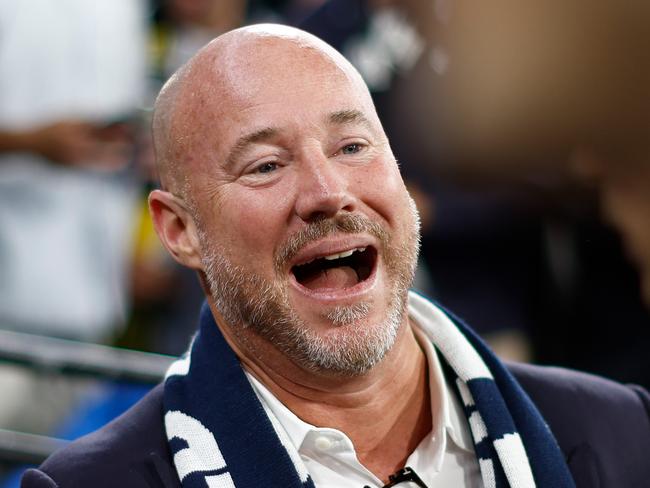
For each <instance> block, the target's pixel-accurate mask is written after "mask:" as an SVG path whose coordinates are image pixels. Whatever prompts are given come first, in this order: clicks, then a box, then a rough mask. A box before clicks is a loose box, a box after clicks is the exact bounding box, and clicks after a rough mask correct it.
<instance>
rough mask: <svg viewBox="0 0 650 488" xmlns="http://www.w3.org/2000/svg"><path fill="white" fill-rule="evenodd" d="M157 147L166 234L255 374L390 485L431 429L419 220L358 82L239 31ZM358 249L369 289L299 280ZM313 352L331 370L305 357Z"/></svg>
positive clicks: (321, 60)
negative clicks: (370, 264) (416, 318)
mask: <svg viewBox="0 0 650 488" xmlns="http://www.w3.org/2000/svg"><path fill="white" fill-rule="evenodd" d="M154 143H155V147H156V153H157V158H158V164H159V173H160V178H161V182H162V184H163V190H160V191H154V192H152V194H151V196H150V200H149V201H150V210H151V213H152V216H153V219H154V223H155V225H156V229H157V232H158V234H159V236H160V238H161V240H162V242H163V243H164V245H165V246H166V247H167V249H168V250H169V252H170V253H171V254H172V256H174V257H175V258H176V259H177V260H178V261H179V262H180V263H181V264H184V265H186V266H188V267H190V268H193V269H195V270H197V271H198V272H199V276H200V277H201V280H202V283H203V286H204V289H205V290H206V294H207V295H208V302H209V304H210V306H211V309H212V312H213V314H214V316H215V318H216V321H217V323H218V324H219V327H220V329H221V331H222V333H223V334H224V337H225V338H226V340H227V341H228V342H229V344H230V345H231V347H232V348H233V350H234V351H235V353H236V354H237V355H238V356H239V358H240V360H241V361H242V364H243V365H244V367H245V368H247V369H248V371H250V372H251V373H252V374H254V375H255V376H257V377H258V378H259V379H260V380H261V381H262V382H263V383H264V384H265V385H266V386H267V387H268V388H269V389H270V390H271V391H272V392H273V393H274V394H275V395H276V396H277V397H278V398H279V399H280V400H281V401H282V402H283V403H285V404H286V405H287V406H288V407H289V408H290V409H291V410H292V411H293V412H294V413H295V414H296V415H298V416H299V417H300V418H302V419H303V420H305V421H307V422H309V423H312V424H314V425H318V426H328V427H333V428H337V429H340V430H342V431H343V432H345V433H346V434H347V435H348V436H349V437H350V438H351V440H352V442H353V443H354V445H355V448H356V449H357V452H358V454H359V459H360V461H361V462H362V463H363V464H364V465H365V466H366V467H368V469H370V470H371V471H372V472H373V473H375V474H376V475H377V476H378V477H379V478H381V479H383V480H387V478H388V475H389V474H391V473H393V472H394V471H395V470H396V469H398V468H400V467H402V466H403V463H404V461H405V459H406V458H407V457H408V455H409V454H410V453H411V452H412V451H413V450H414V448H415V447H416V446H417V444H418V443H419V442H420V440H421V439H422V438H423V437H424V436H425V435H426V434H427V433H428V432H429V431H430V429H431V414H430V411H429V409H430V402H429V392H428V386H427V370H426V362H425V358H424V354H423V353H422V351H421V349H420V348H419V345H418V344H417V342H416V340H415V338H414V335H413V333H412V330H411V328H410V326H409V323H408V318H407V316H406V314H405V299H406V290H407V288H408V286H409V285H410V282H411V280H412V277H413V270H414V266H415V261H416V258H417V247H418V221H417V214H416V213H415V211H414V205H413V203H412V200H411V199H410V197H409V195H408V192H407V191H406V189H405V187H404V183H403V181H402V178H401V176H400V174H399V170H398V167H397V164H396V161H395V158H394V157H393V154H392V152H391V150H390V147H389V145H388V141H387V139H386V135H385V134H384V131H383V129H382V127H381V124H380V122H379V120H378V118H377V115H376V112H375V109H374V106H373V104H372V101H371V98H370V95H369V93H368V90H367V88H366V87H365V85H364V83H363V82H362V80H361V78H360V76H359V74H358V73H357V72H356V71H355V70H354V68H352V67H351V66H350V65H349V64H348V63H347V62H346V61H345V60H344V59H343V58H342V57H341V56H340V55H339V54H338V53H336V52H335V51H334V50H332V49H331V48H330V47H329V46H327V45H326V44H324V43H322V42H321V41H319V40H318V39H316V38H314V37H312V36H309V35H308V34H306V33H304V32H301V31H298V30H296V29H291V28H287V27H280V26H272V25H262V26H252V27H247V28H243V29H238V30H236V31H232V32H230V33H228V34H225V35H223V36H221V37H219V38H217V39H216V40H215V41H213V42H212V43H210V44H209V45H208V46H207V47H205V48H204V49H203V50H202V51H200V52H199V53H198V54H197V56H196V57H195V58H193V59H192V60H191V61H190V62H189V63H188V65H186V66H185V67H184V68H181V70H180V72H179V73H177V75H175V76H174V77H173V78H172V79H171V80H170V82H169V83H168V84H167V85H166V86H165V87H164V88H163V91H162V93H161V95H160V97H159V100H158V102H157V106H156V113H155V115H154ZM359 247H371V248H373V249H375V250H376V256H377V257H376V265H375V269H374V273H373V275H372V276H371V277H369V278H368V279H367V280H365V281H363V282H362V283H360V284H359V285H357V286H354V287H351V288H350V287H348V288H345V289H342V288H341V287H340V283H341V280H343V281H345V280H346V279H347V278H346V277H345V276H343V277H342V276H340V275H337V276H335V277H332V278H331V279H333V280H334V281H333V282H331V283H338V284H339V285H337V286H334V285H332V284H331V283H330V282H329V281H327V283H330V284H329V285H327V286H330V285H331V288H328V287H327V286H325V289H324V290H323V289H320V290H318V291H316V292H310V291H309V290H307V289H306V288H304V287H301V286H299V285H298V284H297V282H296V281H295V279H294V278H293V275H292V273H291V268H292V266H293V265H294V264H297V263H302V262H306V261H309V260H311V259H313V258H315V257H322V256H325V255H328V254H332V253H338V252H341V251H343V250H348V249H354V248H359ZM329 279H330V277H328V278H327V280H329ZM296 336H297V337H298V339H295V338H296ZM314 344H315V345H316V346H317V348H318V349H319V351H320V354H321V356H323V355H324V356H325V357H326V358H327V357H329V358H330V360H329V361H327V360H313V358H312V359H309V357H308V356H309V354H308V353H309V351H307V352H306V351H305V347H306V345H307V346H309V345H314ZM377 344H379V346H378V345H377Z"/></svg>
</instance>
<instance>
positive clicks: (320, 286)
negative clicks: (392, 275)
mask: <svg viewBox="0 0 650 488" xmlns="http://www.w3.org/2000/svg"><path fill="white" fill-rule="evenodd" d="M376 260H377V251H376V250H375V249H374V248H373V247H370V246H369V247H359V248H355V249H350V250H347V251H343V252H340V253H335V254H330V255H329V256H323V257H320V258H316V259H313V260H311V261H309V262H307V263H302V264H298V265H296V266H293V267H292V268H291V272H292V273H293V275H294V276H295V278H296V281H297V282H298V283H299V284H301V285H302V286H304V287H305V288H308V289H310V290H313V291H317V290H323V291H325V290H341V289H345V288H352V287H353V286H356V285H358V284H359V283H361V282H363V281H365V280H367V279H368V278H369V277H370V276H371V275H372V271H373V269H374V267H375V262H376Z"/></svg>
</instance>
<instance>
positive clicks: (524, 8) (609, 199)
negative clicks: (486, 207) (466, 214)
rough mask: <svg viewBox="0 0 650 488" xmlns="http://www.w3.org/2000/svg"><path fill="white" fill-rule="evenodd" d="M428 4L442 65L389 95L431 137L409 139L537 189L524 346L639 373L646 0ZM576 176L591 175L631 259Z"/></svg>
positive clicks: (643, 328)
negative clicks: (533, 307) (539, 276)
mask: <svg viewBox="0 0 650 488" xmlns="http://www.w3.org/2000/svg"><path fill="white" fill-rule="evenodd" d="M438 3H440V4H444V3H446V4H447V5H448V7H449V15H447V16H446V17H444V18H441V17H436V21H435V32H436V35H435V36H434V38H433V42H432V46H431V49H432V50H437V51H439V52H443V53H444V54H445V58H446V59H447V60H448V64H447V69H446V70H445V71H444V72H443V73H438V74H437V76H436V75H435V74H434V73H433V72H431V70H430V71H429V73H428V76H426V74H425V75H424V76H421V77H420V80H419V82H418V84H419V86H420V91H419V93H420V94H421V95H422V96H421V97H419V98H417V99H413V98H411V99H409V98H408V97H404V98H403V99H402V103H403V106H404V107H406V109H407V110H411V111H412V112H413V113H414V114H415V116H416V117H417V118H418V119H419V120H428V121H430V123H429V125H428V126H427V125H426V124H415V126H414V132H418V131H419V132H421V133H422V134H421V135H424V134H427V133H430V132H431V131H434V132H435V133H436V135H437V139H436V140H435V144H437V147H434V143H433V142H432V141H431V139H427V138H425V137H421V140H422V141H423V142H424V144H423V145H422V146H421V150H422V151H423V152H426V153H430V154H437V155H442V157H443V158H444V159H446V160H447V161H451V162H453V164H454V165H456V166H457V167H458V168H460V169H461V171H463V172H465V173H467V174H475V175H477V176H482V177H484V178H492V179H497V180H498V179H506V180H507V179H510V180H514V181H519V182H521V184H523V185H525V186H526V187H527V188H529V190H530V192H531V193H533V192H536V193H537V194H538V195H541V196H544V195H545V197H544V199H545V200H546V201H547V202H548V204H547V211H546V212H545V217H544V222H545V224H544V228H545V231H544V234H545V241H546V244H545V249H546V251H545V255H546V260H547V261H548V263H549V264H548V267H547V269H548V270H549V273H548V274H547V278H546V279H545V280H544V281H546V284H543V286H542V287H541V292H542V296H543V297H546V300H547V303H546V306H542V307H540V308H539V309H538V316H539V319H540V320H539V322H538V325H537V327H536V332H535V345H536V350H537V355H536V358H537V359H538V360H541V361H543V362H555V363H561V364H567V365H570V366H573V367H578V368H581V369H587V370H590V371H592V372H598V373H601V374H606V375H610V376H614V377H617V378H619V379H621V380H624V381H634V382H639V383H642V384H645V385H648V384H650V358H649V356H648V354H647V344H648V343H649V342H650V327H649V325H650V316H649V315H648V311H647V308H644V306H643V302H642V300H641V293H640V287H639V276H638V274H637V272H636V270H635V269H634V267H633V264H637V265H640V267H641V271H642V273H644V271H643V270H644V269H646V265H645V264H644V263H645V262H646V257H645V256H647V253H648V249H649V243H648V240H647V239H648V237H647V236H648V225H649V222H650V219H649V218H648V215H649V214H648V203H647V195H648V194H649V191H648V190H649V187H648V176H647V175H648V169H647V155H648V140H649V138H648V134H649V130H648V127H649V126H650V124H649V117H650V115H649V114H650V89H649V87H650V49H649V47H650V36H649V34H648V32H649V31H648V29H647V25H648V21H649V20H650V7H648V4H647V3H644V2H627V3H621V2H615V1H606V2H598V3H597V4H594V3H593V2H589V1H586V0H571V1H569V2H561V3H559V2H558V3H554V2H552V3H549V2H543V1H538V0H526V1H513V0H497V1H495V2H490V4H489V5H488V4H481V5H478V4H475V3H474V2H469V1H466V0H459V1H455V2H444V1H442V0H441V1H440V2H438ZM575 169H578V171H574V170H575ZM576 175H578V176H580V178H579V180H580V181H586V180H588V179H589V178H591V179H595V180H596V182H597V183H599V186H600V187H601V190H602V192H601V195H602V199H601V201H602V207H603V210H604V214H605V215H606V219H607V220H608V221H611V222H612V223H613V224H614V226H615V227H617V228H618V229H620V230H622V231H623V237H624V241H625V244H627V247H628V248H629V251H630V252H629V253H627V254H629V255H631V256H632V258H633V259H632V261H633V262H632V263H631V262H630V261H629V260H628V259H627V257H626V253H625V252H624V251H623V249H622V246H621V243H620V242H619V239H618V238H617V236H616V235H615V234H614V233H613V232H612V231H611V230H610V229H609V225H608V224H603V220H602V219H598V218H597V210H598V209H597V208H596V205H594V202H595V199H594V198H593V195H592V194H591V193H590V192H585V188H584V186H583V187H581V186H580V185H579V184H577V183H579V182H577V181H576ZM646 282H647V280H645V278H644V279H643V283H644V284H643V288H644V290H646V289H647V285H646V284H645V283H646ZM542 283H544V282H542ZM644 295H647V291H644ZM542 304H543V302H542Z"/></svg>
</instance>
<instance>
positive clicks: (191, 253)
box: [149, 190, 203, 270]
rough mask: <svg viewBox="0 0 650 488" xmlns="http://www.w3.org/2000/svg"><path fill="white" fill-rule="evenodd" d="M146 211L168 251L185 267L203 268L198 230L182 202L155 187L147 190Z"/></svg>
mask: <svg viewBox="0 0 650 488" xmlns="http://www.w3.org/2000/svg"><path fill="white" fill-rule="evenodd" d="M149 213H150V214H151V218H152V220H153V224H154V227H155V229H156V233H157V234H158V238H159V239H160V241H161V242H162V243H163V245H164V246H165V248H166V249H167V251H169V254H171V255H172V256H173V257H174V259H175V260H176V261H178V262H179V263H180V264H182V265H184V266H187V267H188V268H192V269H195V270H202V269H203V265H202V262H201V253H200V250H201V248H200V243H199V236H198V230H197V228H196V224H195V223H194V219H193V217H192V215H191V214H190V212H189V211H188V210H187V208H186V207H185V204H184V203H183V202H182V201H181V200H180V199H179V198H178V197H176V196H174V195H173V194H171V193H169V192H167V191H163V190H154V191H152V192H151V193H150V194H149Z"/></svg>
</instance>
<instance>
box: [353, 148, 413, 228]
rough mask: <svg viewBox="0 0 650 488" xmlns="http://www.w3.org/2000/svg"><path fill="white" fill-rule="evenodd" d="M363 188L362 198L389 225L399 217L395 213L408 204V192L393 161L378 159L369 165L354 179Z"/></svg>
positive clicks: (357, 185) (357, 186)
mask: <svg viewBox="0 0 650 488" xmlns="http://www.w3.org/2000/svg"><path fill="white" fill-rule="evenodd" d="M355 185H356V188H362V189H363V196H362V199H363V200H364V202H365V203H366V204H368V205H369V206H370V207H371V208H373V209H374V210H375V211H376V212H377V213H379V214H380V215H381V216H382V217H383V218H384V219H385V220H387V221H388V222H389V223H390V224H391V225H395V223H396V222H395V220H396V219H398V218H399V216H398V215H397V213H399V211H400V209H402V208H406V206H407V205H408V193H407V190H406V187H405V186H404V181H403V180H402V176H401V174H400V172H399V169H398V168H397V165H396V164H395V163H392V162H390V161H383V162H381V161H378V162H377V163H375V164H372V165H369V166H368V167H367V169H366V170H365V171H364V172H363V174H361V175H359V178H358V179H357V180H356V181H355Z"/></svg>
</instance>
